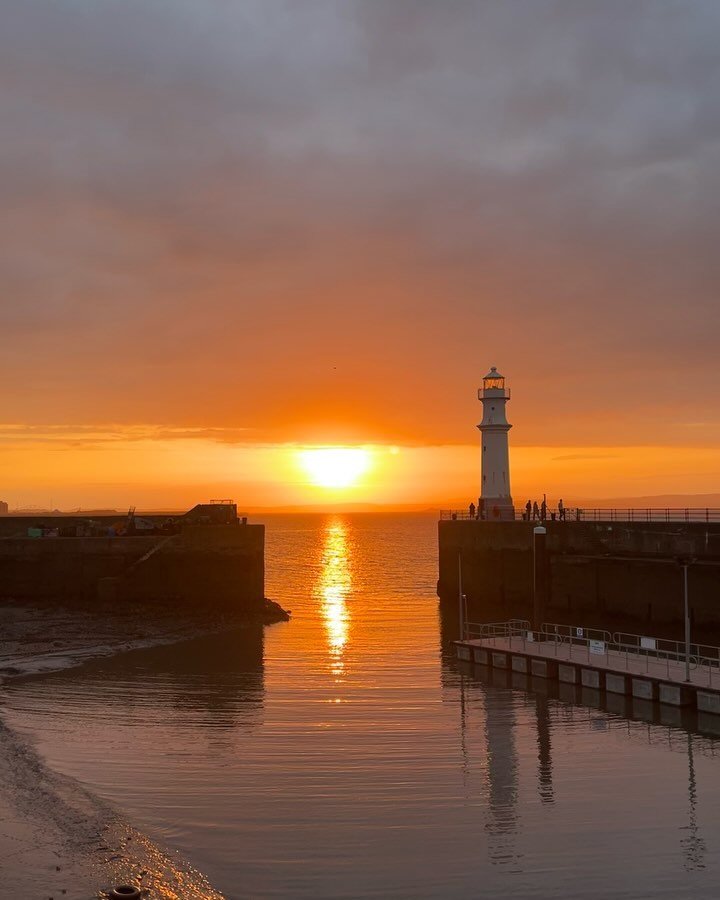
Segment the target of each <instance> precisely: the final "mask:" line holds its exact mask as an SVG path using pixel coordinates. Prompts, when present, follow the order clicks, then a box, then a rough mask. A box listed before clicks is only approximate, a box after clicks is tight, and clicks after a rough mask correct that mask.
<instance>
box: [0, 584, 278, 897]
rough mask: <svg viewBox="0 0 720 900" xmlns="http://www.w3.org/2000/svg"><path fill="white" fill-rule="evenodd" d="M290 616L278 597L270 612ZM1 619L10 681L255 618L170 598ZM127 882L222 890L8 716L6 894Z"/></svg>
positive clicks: (2, 730) (162, 891)
mask: <svg viewBox="0 0 720 900" xmlns="http://www.w3.org/2000/svg"><path fill="white" fill-rule="evenodd" d="M283 617H284V616H283V614H282V611H281V610H280V608H279V607H277V606H276V605H275V604H271V603H269V604H268V607H267V610H266V615H265V616H264V617H262V618H263V619H264V621H266V622H270V621H277V620H278V619H280V618H283ZM0 621H2V640H0V678H1V679H2V680H3V681H6V680H8V679H13V680H14V679H17V678H27V677H33V676H34V677H38V676H42V675H49V674H51V673H52V672H54V671H61V670H64V669H68V668H71V667H74V666H80V665H83V664H84V663H86V662H88V661H90V660H92V659H98V658H100V657H107V656H113V655H116V654H119V653H122V652H124V651H127V650H132V649H135V648H139V647H149V646H153V645H159V644H168V643H175V642H179V641H182V640H185V639H188V638H192V637H197V636H198V635H201V634H212V633H216V632H221V631H225V630H226V629H229V628H233V627H237V626H238V625H242V624H245V623H246V622H247V618H246V617H244V616H240V615H238V616H232V615H228V614H224V615H220V614H217V615H215V616H211V617H209V616H208V614H207V612H203V613H202V614H201V613H199V612H195V613H193V612H191V611H185V612H183V613H179V612H178V610H177V609H172V608H170V607H163V606H158V607H156V608H154V609H153V610H152V611H149V610H148V609H147V607H134V606H132V605H123V606H122V607H115V608H106V609H101V608H100V607H98V606H94V607H92V608H85V609H78V608H73V609H66V608H61V607H58V606H56V605H50V604H48V605H44V604H32V605H31V604H27V603H22V604H21V603H12V602H5V603H3V604H2V606H0ZM89 739H91V736H90V735H89ZM118 884H133V885H135V886H137V887H140V888H142V889H143V890H144V893H143V896H144V897H147V898H148V900H153V898H158V900H160V898H162V900H222V896H223V895H222V894H220V893H218V892H217V891H215V890H214V889H213V888H212V887H211V886H210V885H209V884H208V882H207V881H206V879H205V878H204V877H203V876H202V874H201V873H199V872H196V871H195V870H194V869H193V868H192V867H191V866H190V865H189V864H187V863H186V862H185V861H183V860H182V859H180V858H179V857H175V856H174V854H173V853H172V851H169V850H166V849H163V848H161V847H159V846H158V845H157V844H155V843H154V842H153V841H151V840H150V839H149V838H148V837H147V836H146V835H143V834H142V833H141V832H139V831H138V830H137V829H135V828H133V827H132V825H131V824H130V823H128V822H125V821H123V820H122V818H121V817H119V816H118V815H117V813H116V812H115V811H114V810H113V809H112V808H111V807H110V806H108V805H107V804H105V803H103V802H102V801H100V800H99V799H98V798H96V797H95V796H93V795H92V794H91V793H89V792H88V791H86V790H85V789H84V788H83V787H82V786H81V785H80V784H79V783H77V782H75V781H73V780H72V779H67V778H64V777H63V776H60V775H58V774H57V773H54V772H52V771H51V770H49V769H48V768H47V766H45V764H44V763H43V761H42V759H41V758H40V757H39V755H38V754H37V753H36V752H35V750H34V749H33V747H32V746H31V745H30V744H29V743H28V741H27V740H26V739H25V738H24V737H21V736H20V735H17V734H15V733H14V732H12V731H11V730H10V729H9V728H8V727H7V726H6V725H5V724H4V723H3V722H2V721H0V896H2V897H8V898H9V897H13V898H17V900H34V898H36V897H37V898H38V900H48V898H53V900H60V898H66V900H89V898H98V897H106V896H107V892H108V891H109V889H110V888H112V887H113V886H115V885H118Z"/></svg>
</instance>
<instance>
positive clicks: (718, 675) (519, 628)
mask: <svg viewBox="0 0 720 900" xmlns="http://www.w3.org/2000/svg"><path fill="white" fill-rule="evenodd" d="M465 633H466V639H469V640H478V639H479V640H483V642H485V643H488V644H491V645H492V646H498V645H497V641H498V640H505V641H507V642H508V644H509V648H508V649H510V650H512V649H517V650H519V649H522V651H523V652H532V650H533V648H534V647H537V645H538V644H541V643H545V644H551V645H552V646H553V651H554V652H553V656H555V657H557V658H558V659H562V658H565V659H567V660H568V661H574V662H578V661H579V660H578V658H577V657H578V653H577V651H578V650H579V651H581V652H582V650H583V649H584V650H586V652H587V660H588V662H592V660H593V657H594V658H595V660H596V661H597V660H598V659H599V658H600V657H602V658H603V659H604V661H605V665H606V666H607V668H608V669H615V670H619V669H623V668H624V669H625V670H626V671H627V672H628V673H629V674H640V672H639V671H638V669H642V668H643V667H644V671H645V673H646V674H648V675H650V676H654V677H656V678H668V679H669V680H672V681H673V682H674V683H678V682H682V681H684V677H685V672H686V670H687V669H688V668H689V670H690V671H691V672H692V673H694V675H695V677H694V678H693V679H692V680H693V683H695V684H697V682H698V681H700V682H701V686H703V685H707V686H708V687H713V681H714V684H715V686H716V687H718V686H720V647H713V646H710V645H707V644H691V645H690V654H689V656H686V654H685V643H684V642H683V641H671V640H667V639H665V638H656V637H650V636H648V635H640V634H629V633H627V632H618V631H616V632H614V633H612V634H611V633H610V632H609V631H605V630H603V629H597V628H588V627H586V626H584V625H561V624H555V623H550V622H544V623H543V624H542V625H541V627H540V630H539V631H538V630H535V631H533V630H532V628H531V625H530V622H528V621H526V620H524V619H510V620H509V621H507V622H491V623H478V622H469V623H467V624H466V632H465ZM631 664H632V667H633V668H632V669H631ZM686 664H687V665H686ZM671 669H672V671H671Z"/></svg>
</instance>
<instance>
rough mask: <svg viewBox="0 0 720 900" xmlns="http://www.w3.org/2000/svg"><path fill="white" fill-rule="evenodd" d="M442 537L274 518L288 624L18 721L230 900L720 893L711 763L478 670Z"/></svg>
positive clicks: (421, 525)
mask: <svg viewBox="0 0 720 900" xmlns="http://www.w3.org/2000/svg"><path fill="white" fill-rule="evenodd" d="M435 538H436V523H435V521H434V518H432V517H423V516H416V517H401V516H361V515H358V516H327V517H323V516H314V517H299V516H298V517H283V518H280V517H273V518H271V519H268V535H267V539H268V540H267V544H268V547H267V556H268V559H267V563H268V595H269V596H270V597H272V598H273V599H276V600H278V601H279V602H280V603H281V604H282V605H284V606H285V607H286V608H289V609H291V610H292V613H293V617H292V621H291V622H289V623H287V624H281V625H275V626H272V627H271V628H269V629H267V630H266V631H265V633H264V635H263V633H262V631H261V630H259V629H258V630H252V631H245V632H238V633H235V634H231V635H225V636H223V637H216V638H212V639H211V638H208V639H203V640H198V641H195V642H192V643H188V644H184V645H182V646H175V647H165V648H158V649H155V650H145V651H136V652H134V653H132V654H128V655H126V656H124V657H119V658H117V659H115V660H112V661H106V662H102V663H97V664H95V665H93V666H91V667H87V668H85V669H83V670H79V671H75V672H67V673H64V674H59V675H56V676H52V677H49V678H44V679H38V680H35V681H30V682H26V683H23V684H21V683H18V684H16V685H14V686H11V687H10V688H9V689H8V691H7V693H6V694H5V696H4V708H3V709H4V714H5V715H6V717H7V720H8V722H9V723H10V724H11V725H12V726H13V727H15V728H17V729H19V730H20V731H22V732H24V733H27V734H28V735H30V736H31V737H32V739H33V741H34V742H35V743H36V746H37V747H38V748H39V750H40V752H41V753H42V754H43V755H44V756H45V757H46V759H47V760H48V762H49V764H50V765H51V766H52V767H53V768H55V769H57V770H59V771H61V772H62V773H65V774H67V775H71V776H74V777H76V778H77V779H79V780H80V781H82V782H83V783H84V784H86V785H87V786H89V787H90V788H91V789H92V790H94V791H95V792H96V793H97V794H99V795H100V796H101V797H103V798H106V799H108V800H110V801H111V802H112V803H114V804H115V805H116V806H118V807H119V808H120V809H121V810H122V811H124V812H125V813H126V814H127V815H128V816H129V817H130V818H131V820H132V821H134V822H135V824H138V825H140V826H141V827H143V828H145V829H146V830H148V831H149V833H150V834H151V835H153V836H155V837H158V838H160V839H161V840H163V841H164V842H166V843H167V844H169V845H170V846H171V847H174V848H177V849H178V850H180V851H182V853H183V854H184V855H185V856H187V857H188V858H189V859H190V861H191V862H192V863H193V864H194V865H195V866H197V867H198V868H199V869H201V870H202V871H204V872H205V873H206V874H207V875H208V877H209V878H210V880H211V881H212V882H213V883H214V884H215V886H216V887H217V888H219V889H220V890H222V891H224V892H225V893H226V895H227V896H228V897H231V898H240V897H243V898H245V897H298V898H305V897H307V898H310V897H314V898H315V897H413V898H415V897H480V896H482V897H508V896H509V897H553V898H607V897H642V898H650V897H653V898H655V897H673V898H679V897H698V898H699V897H711V896H718V895H719V894H720V857H719V855H718V851H719V850H720V744H716V742H715V740H714V739H713V738H712V736H709V735H707V734H701V733H698V732H697V730H694V729H686V728H683V727H670V726H668V725H663V724H658V711H657V710H653V709H652V707H649V708H646V707H642V706H637V707H634V708H632V707H631V708H629V709H628V708H625V707H623V708H618V710H617V712H609V711H607V710H603V709H599V708H593V707H592V706H583V705H581V704H580V702H579V698H576V699H575V702H568V700H567V699H565V700H563V699H561V698H558V697H552V696H545V695H543V694H542V693H533V692H532V691H525V690H516V689H513V688H512V683H511V684H510V685H508V684H505V683H502V682H501V683H495V684H493V683H492V682H489V681H488V679H487V677H485V678H483V677H478V675H477V673H476V675H474V676H472V677H468V676H467V675H464V674H463V673H462V672H461V671H460V669H459V668H458V666H457V664H456V663H455V662H454V661H453V660H452V658H451V656H450V654H449V653H447V652H444V651H443V645H444V644H445V645H447V641H448V640H449V639H451V638H452V637H453V634H452V627H453V624H452V622H448V623H446V624H444V623H443V621H442V619H441V617H440V614H439V611H438V603H437V599H436V597H435V593H434V589H435V579H436V577H437V576H436V544H435ZM538 687H539V688H542V687H543V685H542V684H541V685H539V686H538ZM546 689H547V688H546ZM584 699H586V700H587V702H588V703H593V702H597V698H594V697H593V696H592V695H587V696H586V697H585V698H584ZM618 702H620V701H618ZM623 712H626V713H629V714H630V715H631V716H634V718H631V717H628V716H626V715H621V714H618V713H623ZM643 716H645V717H646V718H648V719H649V720H653V721H654V723H655V724H653V721H648V722H643V721H642V718H643ZM668 721H671V720H668Z"/></svg>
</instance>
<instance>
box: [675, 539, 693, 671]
mask: <svg viewBox="0 0 720 900" xmlns="http://www.w3.org/2000/svg"><path fill="white" fill-rule="evenodd" d="M694 562H695V560H694V559H691V558H690V557H688V556H681V557H679V558H678V563H679V565H680V566H681V567H682V570H683V602H684V618H685V681H690V601H689V598H688V566H691V565H692V564H693V563H694Z"/></svg>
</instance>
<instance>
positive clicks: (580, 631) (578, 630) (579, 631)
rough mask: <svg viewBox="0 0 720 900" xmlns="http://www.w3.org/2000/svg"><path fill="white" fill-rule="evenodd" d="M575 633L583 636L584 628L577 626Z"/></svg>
mask: <svg viewBox="0 0 720 900" xmlns="http://www.w3.org/2000/svg"><path fill="white" fill-rule="evenodd" d="M575 634H576V636H577V637H582V636H583V630H582V628H576V629H575Z"/></svg>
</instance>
